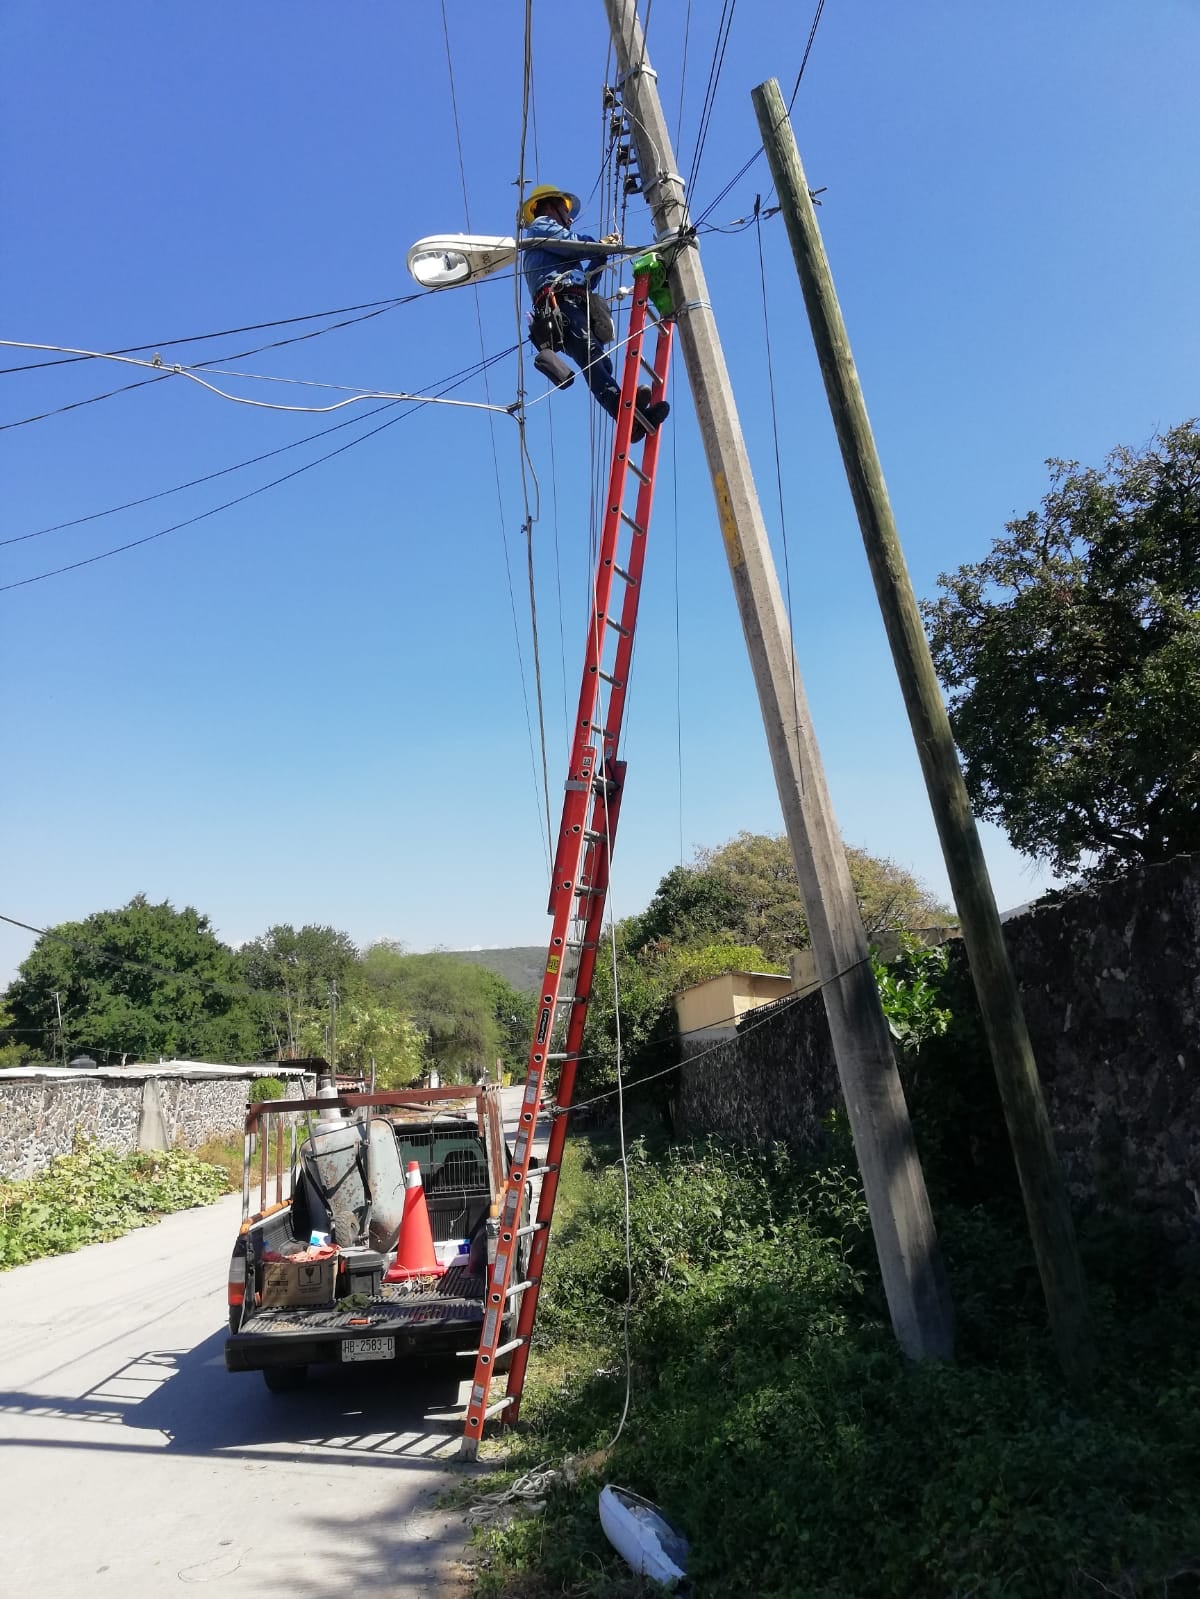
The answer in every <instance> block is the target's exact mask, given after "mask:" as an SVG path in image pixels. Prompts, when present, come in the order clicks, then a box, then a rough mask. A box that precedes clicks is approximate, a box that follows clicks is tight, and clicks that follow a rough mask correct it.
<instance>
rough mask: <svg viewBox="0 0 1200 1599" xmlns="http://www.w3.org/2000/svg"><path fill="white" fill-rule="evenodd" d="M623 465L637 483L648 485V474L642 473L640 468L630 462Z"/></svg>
mask: <svg viewBox="0 0 1200 1599" xmlns="http://www.w3.org/2000/svg"><path fill="white" fill-rule="evenodd" d="M625 464H626V466H627V467H628V468H629V470H630V471H631V472H632V473H633V475H634V477H635V478H637V480H638V482H639V483H649V481H650V474H649V472H643V471H642V469H641V467H640V466H635V465H634V464H633V462H632V461H627V462H626V463H625Z"/></svg>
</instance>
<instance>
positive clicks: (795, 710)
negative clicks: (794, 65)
mask: <svg viewBox="0 0 1200 1599" xmlns="http://www.w3.org/2000/svg"><path fill="white" fill-rule="evenodd" d="M759 212H760V206H759V197H758V196H755V200H754V217H755V221H756V222H757V223H758V226H757V227H756V229H755V235H756V237H757V240H758V281H759V287H760V289H761V291H762V309H763V344H764V346H765V347H766V353H767V394H768V397H769V400H770V406H771V438H772V442H773V444H774V449H775V492H776V496H777V498H778V502H779V531H780V534H781V536H782V539H783V578H784V593H785V595H786V598H787V617H788V636H789V638H794V637H795V628H794V627H793V625H792V565H791V558H790V554H789V551H788V530H787V512H786V510H785V509H784V500H783V465H782V461H781V458H780V452H779V415H778V411H777V409H776V404H775V362H774V360H773V359H772V356H771V321H770V315H769V312H768V307H767V269H766V264H765V261H764V258H763V247H762V223H761V221H759ZM789 653H790V655H791V661H792V737H793V738H794V739H796V740H797V741H798V740H799V736H800V690H799V685H798V683H797V679H796V651H795V649H794V648H792V649H791V650H790V651H789ZM796 759H797V761H799V760H800V751H799V748H797V750H796Z"/></svg>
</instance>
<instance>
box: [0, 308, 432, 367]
mask: <svg viewBox="0 0 1200 1599" xmlns="http://www.w3.org/2000/svg"><path fill="white" fill-rule="evenodd" d="M426 293H428V290H422V291H421V292H419V293H416V294H403V295H393V296H392V298H391V299H388V300H364V301H363V303H362V304H361V305H339V306H335V307H334V309H333V310H330V311H306V312H305V313H304V315H303V316H284V317H276V318H275V320H274V321H273V322H247V323H246V324H245V325H244V326H243V327H239V328H221V329H219V330H218V331H217V332H215V333H189V334H187V335H186V336H185V337H183V338H178V339H147V340H146V342H145V344H127V345H125V347H124V348H123V349H120V350H109V351H108V352H107V353H108V354H109V355H140V354H141V352H142V351H143V350H168V349H170V348H171V347H172V346H173V345H176V344H200V343H202V342H203V341H204V340H205V339H231V338H233V337H234V336H235V335H236V334H238V333H261V332H263V331H264V330H265V329H267V328H285V327H291V326H293V325H294V324H295V323H297V322H319V321H320V320H321V319H322V317H327V316H348V315H349V314H350V313H351V312H352V311H390V310H391V309H392V307H393V306H397V305H407V304H408V302H409V301H410V300H419V299H422V298H423V297H424V295H425V294H426ZM364 320H365V319H364ZM341 325H342V326H346V325H348V324H341ZM321 331H324V332H328V331H330V330H329V329H322V330H321ZM304 336H305V337H306V338H307V337H308V335H307V334H306V335H304ZM90 359H91V357H90V356H87V355H69V356H62V357H60V358H58V359H57V360H53V361H30V362H28V363H27V364H26V365H24V366H0V377H5V376H7V375H8V374H9V373H10V372H36V371H39V370H40V369H41V368H43V367H48V366H71V365H73V364H74V363H75V362H77V361H87V360H90Z"/></svg>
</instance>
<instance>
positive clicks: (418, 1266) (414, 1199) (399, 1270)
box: [383, 1160, 446, 1283]
mask: <svg viewBox="0 0 1200 1599" xmlns="http://www.w3.org/2000/svg"><path fill="white" fill-rule="evenodd" d="M445 1270H446V1268H445V1266H443V1265H442V1263H441V1261H440V1260H439V1259H438V1258H437V1255H436V1254H435V1253H434V1248H433V1229H432V1227H430V1225H429V1206H428V1205H427V1204H426V1203H425V1187H424V1184H423V1183H422V1182H421V1168H420V1166H419V1165H418V1164H417V1162H416V1161H415V1160H410V1161H409V1163H408V1175H407V1176H406V1177H405V1179H404V1217H403V1220H402V1221H401V1223H400V1238H399V1240H398V1242H397V1244H396V1259H395V1261H394V1262H393V1264H392V1265H391V1266H389V1267H388V1270H387V1275H386V1276H385V1277H384V1279H383V1280H384V1282H388V1283H402V1282H407V1281H408V1280H409V1278H411V1277H440V1276H441V1275H442V1273H443V1272H444V1271H445Z"/></svg>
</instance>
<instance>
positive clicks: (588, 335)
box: [521, 183, 671, 444]
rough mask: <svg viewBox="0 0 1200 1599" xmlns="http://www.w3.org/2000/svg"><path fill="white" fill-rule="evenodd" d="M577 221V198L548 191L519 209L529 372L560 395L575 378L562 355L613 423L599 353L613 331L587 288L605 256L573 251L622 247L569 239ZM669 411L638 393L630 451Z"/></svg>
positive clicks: (609, 382) (614, 395) (613, 403)
mask: <svg viewBox="0 0 1200 1599" xmlns="http://www.w3.org/2000/svg"><path fill="white" fill-rule="evenodd" d="M578 214H579V196H578V195H576V194H571V193H570V192H569V191H568V190H566V189H560V188H558V187H556V186H555V185H554V184H552V183H540V184H538V186H537V188H535V189H534V190H533V191H532V193H531V194H530V195H529V197H528V199H527V200H526V201H525V203H524V205H523V206H522V207H521V224H522V226H523V228H524V230H525V241H526V242H525V249H524V250H523V251H522V254H523V256H524V272H525V283H526V286H527V288H528V289H529V298H530V300H531V302H532V305H533V315H532V317H531V319H530V328H529V339H530V343H531V344H532V345H533V347H534V349H535V350H536V351H537V355H536V357H535V359H534V363H533V364H534V366H535V367H536V368H537V370H538V371H539V372H541V373H542V374H543V375H544V376H546V377H548V378H549V379H550V381H551V382H552V383H555V384H556V385H557V386H558V387H559V388H560V389H565V388H569V387H570V386H571V384H572V383H573V382H574V381H575V377H574V373H572V371H571V370H570V368H569V367H568V366H567V365H566V363H565V362H564V361H563V360H562V358H561V356H560V354H559V352H560V351H561V352H564V353H565V354H566V355H569V356H570V358H571V360H572V361H573V362H574V363H575V365H576V366H577V367H578V368H579V370H580V371H581V372H582V373H583V378H584V382H585V383H586V384H587V386H588V388H589V389H590V390H591V391H592V394H593V396H594V398H595V400H596V402H597V404H598V405H600V406H601V407H602V408H603V409H604V410H605V411H607V412H608V414H609V416H611V417H615V416H616V415H617V410H618V407H619V405H620V400H621V386H620V384H619V383H618V382H617V379H616V374H615V373H614V372H613V366H612V362H611V361H610V360H609V358H608V356H607V355H606V354H605V349H604V347H605V345H606V344H609V343H610V342H611V341H612V339H613V337H614V334H615V329H614V328H613V320H612V314H611V312H610V311H609V309H608V305H607V303H606V301H604V300H603V299H602V298H601V297H600V295H598V294H594V293H593V292H592V288H591V284H592V280H593V279H594V278H595V277H596V276H597V275H598V274H599V273H600V272H601V271H603V269H604V266H605V263H606V262H607V260H608V254H607V252H606V251H605V250H603V249H602V248H599V247H597V249H596V250H595V251H594V252H586V253H585V252H582V251H580V249H579V248H578V246H580V245H585V244H598V246H602V245H619V244H620V242H621V240H620V237H619V235H617V234H609V235H608V236H606V237H605V238H603V239H601V240H599V241H597V240H595V239H593V238H591V237H590V236H589V235H588V234H586V233H576V232H575V231H574V230H573V228H572V226H571V224H572V222H573V220H574V218H575V217H576V216H578ZM670 409H671V407H670V406H669V405H668V404H667V402H666V401H665V400H659V401H657V402H653V403H652V402H651V399H650V390H649V388H648V387H645V386H643V387H639V389H638V392H637V409H636V411H635V413H634V427H633V436H632V441H633V443H634V444H636V443H638V441H639V440H641V439H643V438H644V437H645V436H646V434H647V433H653V432H655V431H656V430H657V428H658V427H659V426H660V425H661V424H662V423H663V422H665V421H666V419H667V415H668V413H669V411H670Z"/></svg>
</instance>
